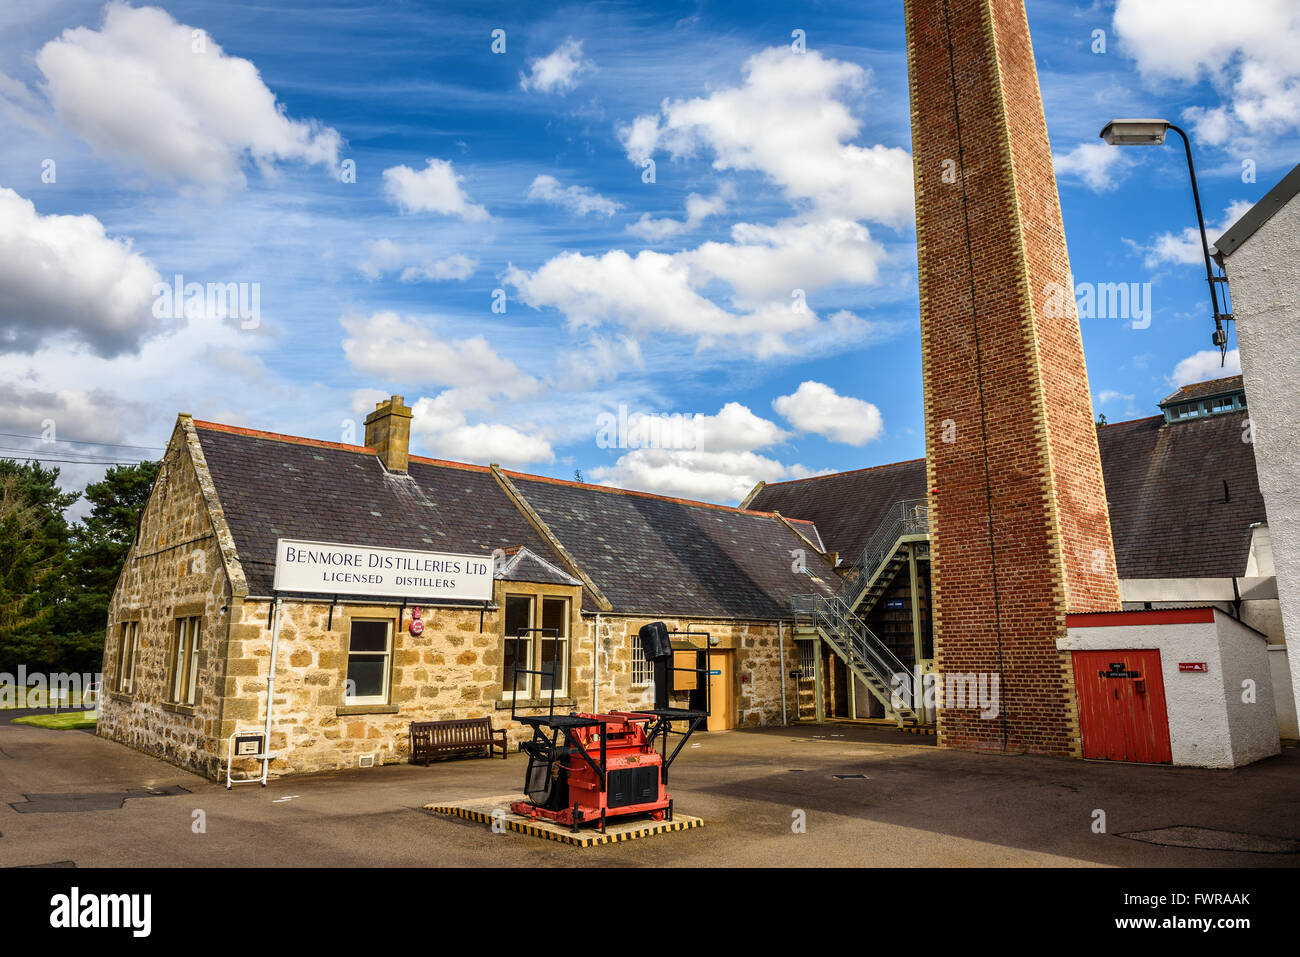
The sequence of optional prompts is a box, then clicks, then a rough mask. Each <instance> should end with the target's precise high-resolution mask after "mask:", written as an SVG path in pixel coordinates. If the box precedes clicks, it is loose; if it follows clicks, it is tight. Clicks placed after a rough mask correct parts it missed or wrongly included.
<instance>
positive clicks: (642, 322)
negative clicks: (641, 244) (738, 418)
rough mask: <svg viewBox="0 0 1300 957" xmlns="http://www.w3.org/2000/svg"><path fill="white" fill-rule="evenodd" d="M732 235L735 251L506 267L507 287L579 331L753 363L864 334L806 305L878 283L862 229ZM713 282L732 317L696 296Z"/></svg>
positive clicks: (876, 254) (716, 246)
mask: <svg viewBox="0 0 1300 957" xmlns="http://www.w3.org/2000/svg"><path fill="white" fill-rule="evenodd" d="M732 236H733V238H734V239H735V240H736V242H733V243H716V242H710V243H705V244H703V245H702V246H700V247H699V248H697V249H693V250H685V251H683V252H679V253H673V254H667V253H661V252H657V251H654V250H642V251H641V252H639V253H637V254H636V256H630V255H629V254H628V253H627V252H626V251H624V250H622V249H613V250H610V251H609V252H606V253H604V254H602V255H599V256H588V255H585V254H582V253H577V252H565V253H562V254H560V255H559V256H556V257H554V258H553V259H550V260H548V261H547V262H545V263H543V264H542V266H541V267H540V268H538V269H537V270H536V271H534V272H531V273H529V272H525V271H523V270H520V269H518V268H516V267H514V266H511V267H510V268H509V269H508V270H507V272H506V281H507V282H508V283H510V284H511V285H513V286H515V287H516V288H517V289H518V290H519V296H520V298H521V299H522V300H523V301H524V302H525V303H526V304H527V305H530V306H532V307H534V308H538V309H540V308H546V307H550V308H555V309H558V310H560V311H561V312H563V313H564V314H565V316H566V317H567V318H568V320H569V323H570V325H571V326H574V327H577V328H584V327H596V326H600V325H603V324H606V323H612V324H617V325H620V326H623V327H624V328H625V329H626V330H627V331H628V332H629V333H630V334H631V335H633V336H635V337H637V338H640V339H644V338H647V337H651V336H655V335H657V334H662V333H668V334H671V335H679V336H684V337H688V338H694V339H695V340H696V341H697V343H698V344H699V346H700V347H701V348H729V349H734V350H739V351H742V352H745V353H749V354H753V355H756V356H758V357H760V358H769V357H771V356H775V355H786V354H808V353H812V352H816V351H818V350H820V349H821V348H823V347H825V346H826V345H828V344H830V343H832V342H835V341H839V342H841V343H844V342H852V341H856V340H857V339H860V338H861V337H862V336H864V335H865V334H866V333H867V332H869V331H870V328H871V327H870V326H869V325H868V324H867V323H864V322H863V321H862V320H861V319H859V318H858V317H856V316H854V315H853V314H851V313H848V312H846V311H843V310H842V311H840V312H839V313H836V314H835V315H834V316H832V317H830V318H829V319H822V318H820V317H819V316H818V315H817V313H816V312H815V311H814V310H813V308H812V307H811V306H810V305H808V304H807V301H806V297H807V296H808V295H809V294H811V293H812V292H814V291H816V290H818V289H822V288H825V287H827V286H832V285H835V284H838V283H853V284H864V283H870V282H874V281H875V280H876V279H877V278H878V277H879V265H878V263H879V261H880V260H882V259H884V257H885V251H884V249H883V247H881V246H880V244H879V243H877V242H876V241H875V240H874V239H872V238H871V236H870V234H869V232H868V231H867V229H866V227H865V226H862V225H861V224H860V223H854V222H850V221H848V220H838V219H826V220H819V221H816V222H797V221H786V222H782V223H779V224H777V225H775V226H759V225H754V224H750V223H738V224H736V226H734V227H733V228H732ZM718 280H721V281H722V282H723V283H725V284H727V285H728V286H730V287H731V290H732V296H731V305H732V309H727V308H723V307H722V306H720V305H718V304H717V303H716V302H714V301H713V300H711V299H709V298H707V297H706V296H705V295H704V294H703V290H705V289H706V288H708V287H709V286H710V285H712V284H714V283H715V282H716V281H718ZM800 292H802V295H800Z"/></svg>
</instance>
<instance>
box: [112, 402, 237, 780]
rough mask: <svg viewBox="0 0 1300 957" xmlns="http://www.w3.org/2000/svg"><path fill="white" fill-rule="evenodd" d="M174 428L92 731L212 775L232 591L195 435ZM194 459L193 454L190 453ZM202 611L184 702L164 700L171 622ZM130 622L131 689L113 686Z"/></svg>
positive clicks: (125, 575) (120, 604) (128, 568)
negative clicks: (192, 686)
mask: <svg viewBox="0 0 1300 957" xmlns="http://www.w3.org/2000/svg"><path fill="white" fill-rule="evenodd" d="M187 426H188V420H182V421H181V422H179V423H178V424H177V426H176V429H175V431H174V432H173V434H172V438H171V441H170V442H169V443H168V446H167V452H166V454H165V455H164V457H163V466H162V469H161V470H160V472H159V476H158V480H157V482H156V484H155V485H154V489H153V492H152V493H151V495H150V498H149V502H148V504H147V505H146V506H145V510H144V513H143V516H142V519H141V523H140V530H139V536H138V539H137V541H136V543H135V545H134V546H133V547H132V549H131V552H130V554H129V555H128V557H127V561H126V564H125V566H124V567H123V570H122V574H121V576H120V578H119V579H118V584H117V589H116V591H115V592H114V594H113V599H112V602H111V603H110V605H109V611H108V627H107V629H106V632H105V643H104V684H103V687H104V692H105V693H104V695H103V697H102V699H101V703H100V715H99V724H98V727H97V729H96V733H97V734H99V735H100V736H102V737H105V738H110V739H112V740H114V741H119V742H121V743H123V744H126V745H129V746H131V747H133V748H137V749H139V750H141V751H145V752H147V753H149V754H153V755H156V756H158V757H160V758H162V759H164V760H166V761H170V762H172V763H173V764H178V765H181V766H182V767H186V768H191V769H193V770H196V771H198V772H200V773H202V774H207V775H210V776H215V775H216V755H217V753H218V739H219V737H220V727H219V698H220V694H219V689H220V687H221V684H222V676H223V675H222V657H223V651H222V648H223V645H224V643H225V637H226V627H227V617H228V613H229V607H230V604H231V587H230V582H229V578H228V576H227V574H226V568H225V564H224V559H223V555H222V552H221V548H220V545H219V543H218V539H217V535H216V533H215V532H214V530H213V525H212V522H211V520H210V518H209V513H208V510H207V507H206V504H205V498H204V494H203V488H202V484H201V480H200V474H199V472H198V471H197V470H196V467H195V464H194V461H195V460H194V455H195V452H196V451H197V439H196V438H195V437H194V434H193V429H192V428H190V427H187ZM199 458H200V460H201V453H199ZM190 616H201V618H202V623H201V630H200V639H199V658H198V680H197V687H196V691H195V703H194V706H193V707H188V706H184V705H178V704H173V703H169V702H168V701H167V698H168V692H169V690H170V689H169V687H168V682H169V678H170V674H171V670H170V669H171V655H172V648H173V642H174V640H175V634H176V619H177V618H181V617H190ZM132 621H138V622H139V637H138V641H137V651H136V664H135V687H134V689H133V690H132V692H131V693H129V694H124V693H120V692H118V691H117V675H118V666H119V662H120V659H121V654H120V652H121V647H120V643H121V637H122V628H123V625H124V624H125V623H127V622H132Z"/></svg>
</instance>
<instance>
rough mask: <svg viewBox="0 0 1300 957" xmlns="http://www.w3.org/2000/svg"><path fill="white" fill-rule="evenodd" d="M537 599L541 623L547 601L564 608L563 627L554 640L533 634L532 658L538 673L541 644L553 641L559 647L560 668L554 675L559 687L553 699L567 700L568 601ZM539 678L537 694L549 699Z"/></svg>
mask: <svg viewBox="0 0 1300 957" xmlns="http://www.w3.org/2000/svg"><path fill="white" fill-rule="evenodd" d="M537 599H538V600H537V603H536V605H535V607H537V608H538V609H540V610H541V612H542V617H541V619H540V620H541V621H543V622H545V621H546V614H545V605H546V602H548V601H554V602H559V603H560V604H561V605H562V606H563V608H564V617H563V618H562V621H563V622H564V627H563V628H561V629H558V630H559V632H560V633H559V635H558V636H557V637H556V638H548V637H547V636H546V635H545V634H543V633H542V632H535V633H534V634H535V635H536V636H537V655H536V657H535V658H534V660H535V661H536V662H537V664H535V665H534V666H533V667H534V668H536V669H538V670H539V671H540V670H541V668H542V644H543V643H544V642H547V641H554V642H555V643H556V644H557V645H559V647H560V652H561V654H560V667H559V673H558V674H557V675H556V677H557V678H558V679H559V685H558V687H556V689H555V697H557V698H567V697H568V696H569V645H570V641H569V638H570V636H569V599H567V598H563V597H561V596H558V595H538V596H537ZM540 678H541V676H540V675H539V676H538V679H539V680H538V682H537V694H538V696H539V697H540V696H541V695H546V697H547V698H549V697H550V692H548V691H543V690H542V682H541V680H540Z"/></svg>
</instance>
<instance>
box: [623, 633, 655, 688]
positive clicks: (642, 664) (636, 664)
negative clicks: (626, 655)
mask: <svg viewBox="0 0 1300 957" xmlns="http://www.w3.org/2000/svg"><path fill="white" fill-rule="evenodd" d="M628 637H630V638H631V639H632V674H631V676H632V682H631V683H632V687H634V688H640V687H644V686H645V685H648V684H650V683H651V682H652V681H653V680H654V669H653V668H651V666H650V659H648V658H647V657H646V656H645V646H644V645H642V644H641V638H640V637H639V636H638V635H629V636H628Z"/></svg>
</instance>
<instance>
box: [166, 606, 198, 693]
mask: <svg viewBox="0 0 1300 957" xmlns="http://www.w3.org/2000/svg"><path fill="white" fill-rule="evenodd" d="M202 624H203V619H202V618H177V619H176V632H175V634H174V636H173V637H172V659H171V681H170V682H169V683H168V688H169V694H168V697H167V700H168V701H170V702H172V703H173V704H194V693H195V689H196V688H197V687H198V680H199V634H200V630H201V626H202Z"/></svg>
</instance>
